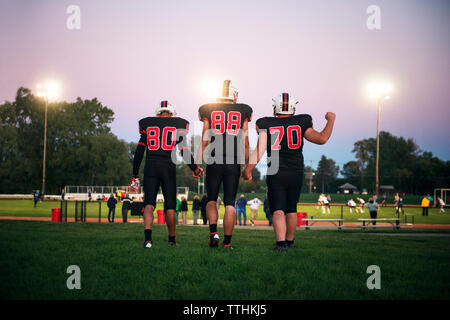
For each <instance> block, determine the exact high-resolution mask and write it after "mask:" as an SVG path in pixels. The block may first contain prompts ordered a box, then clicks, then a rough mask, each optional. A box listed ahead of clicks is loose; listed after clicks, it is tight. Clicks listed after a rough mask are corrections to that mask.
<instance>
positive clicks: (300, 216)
mask: <svg viewBox="0 0 450 320" xmlns="http://www.w3.org/2000/svg"><path fill="white" fill-rule="evenodd" d="M307 217H308V214H307V213H306V212H297V227H300V226H302V225H305V224H306V221H303V219H306V218H307Z"/></svg>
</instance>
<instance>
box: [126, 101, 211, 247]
mask: <svg viewBox="0 0 450 320" xmlns="http://www.w3.org/2000/svg"><path fill="white" fill-rule="evenodd" d="M188 131H189V122H188V121H186V120H184V119H182V118H178V117H175V110H174V108H173V106H172V105H171V104H170V103H169V102H168V101H161V103H160V106H159V107H158V108H157V110H156V117H147V118H144V119H141V120H140V121H139V133H140V134H141V139H140V140H139V143H138V146H137V148H136V152H135V154H134V162H133V178H132V181H131V188H132V189H133V190H135V191H138V190H139V189H140V181H139V177H138V172H139V166H140V165H141V161H142V157H143V156H144V151H145V150H147V156H146V161H145V169H144V181H143V182H144V183H143V187H144V235H145V242H144V247H145V248H151V247H152V224H153V211H154V210H155V207H156V196H157V194H158V190H159V187H161V189H162V193H163V196H164V210H165V211H166V221H167V228H168V231H169V245H176V241H175V225H176V221H175V219H176V218H175V206H176V192H177V191H176V170H175V169H176V165H175V163H174V161H176V153H175V151H176V146H178V149H179V150H180V152H181V155H182V157H183V159H184V161H185V162H186V163H188V166H189V167H190V168H191V170H192V171H193V175H194V177H195V178H198V177H199V176H201V175H202V173H203V172H202V169H201V168H200V167H199V166H198V165H196V164H194V158H193V157H192V155H191V153H190V151H189V149H188V146H187V138H186V134H187V133H188ZM173 159H174V160H173Z"/></svg>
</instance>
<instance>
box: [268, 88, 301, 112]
mask: <svg viewBox="0 0 450 320" xmlns="http://www.w3.org/2000/svg"><path fill="white" fill-rule="evenodd" d="M272 101H273V103H272V106H273V115H274V116H276V115H279V114H290V115H293V114H294V113H295V105H296V104H297V103H298V101H296V99H295V98H294V97H293V96H292V95H290V94H289V93H285V92H283V93H281V94H279V95H277V96H276V97H275V98H273V99H272Z"/></svg>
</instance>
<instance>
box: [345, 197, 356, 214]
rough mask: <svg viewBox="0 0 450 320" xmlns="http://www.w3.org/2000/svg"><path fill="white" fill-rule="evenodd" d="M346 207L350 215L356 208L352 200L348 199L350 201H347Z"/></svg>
mask: <svg viewBox="0 0 450 320" xmlns="http://www.w3.org/2000/svg"><path fill="white" fill-rule="evenodd" d="M347 205H348V210H349V212H350V213H352V212H353V209H355V208H356V203H355V201H354V200H353V198H352V199H350V200H348V202H347ZM355 212H356V209H355Z"/></svg>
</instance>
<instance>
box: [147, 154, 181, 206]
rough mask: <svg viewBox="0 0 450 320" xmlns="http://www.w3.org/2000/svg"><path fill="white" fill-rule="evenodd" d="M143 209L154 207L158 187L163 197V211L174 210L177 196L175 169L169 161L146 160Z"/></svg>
mask: <svg viewBox="0 0 450 320" xmlns="http://www.w3.org/2000/svg"><path fill="white" fill-rule="evenodd" d="M143 186H144V207H145V206H146V205H148V204H149V205H152V206H154V207H156V196H157V194H158V191H159V187H161V189H162V193H163V196H164V209H165V210H171V209H172V210H175V207H176V204H177V202H176V196H177V175H176V167H175V165H174V164H173V163H172V161H171V160H170V159H169V160H164V159H162V160H159V159H147V161H146V162H145V169H144V184H143Z"/></svg>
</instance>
